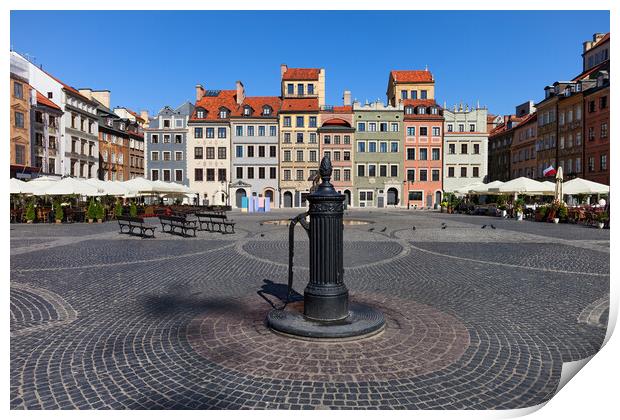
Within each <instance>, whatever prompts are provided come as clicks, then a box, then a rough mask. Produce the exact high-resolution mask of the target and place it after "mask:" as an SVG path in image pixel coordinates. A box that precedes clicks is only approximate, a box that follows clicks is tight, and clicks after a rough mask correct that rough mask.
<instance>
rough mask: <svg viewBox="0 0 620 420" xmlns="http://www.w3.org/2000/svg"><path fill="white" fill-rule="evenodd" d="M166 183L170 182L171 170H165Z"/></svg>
mask: <svg viewBox="0 0 620 420" xmlns="http://www.w3.org/2000/svg"><path fill="white" fill-rule="evenodd" d="M164 181H166V182H170V169H164Z"/></svg>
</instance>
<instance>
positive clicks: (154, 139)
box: [151, 134, 159, 144]
mask: <svg viewBox="0 0 620 420" xmlns="http://www.w3.org/2000/svg"><path fill="white" fill-rule="evenodd" d="M151 143H153V144H157V143H159V136H158V135H157V134H152V135H151Z"/></svg>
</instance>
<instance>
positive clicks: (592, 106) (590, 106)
mask: <svg viewBox="0 0 620 420" xmlns="http://www.w3.org/2000/svg"><path fill="white" fill-rule="evenodd" d="M594 111H596V105H595V104H594V101H590V102H588V112H594Z"/></svg>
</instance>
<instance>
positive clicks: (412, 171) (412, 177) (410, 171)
mask: <svg viewBox="0 0 620 420" xmlns="http://www.w3.org/2000/svg"><path fill="white" fill-rule="evenodd" d="M414 181H415V169H407V182H414Z"/></svg>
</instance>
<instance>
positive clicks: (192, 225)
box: [159, 215, 197, 237]
mask: <svg viewBox="0 0 620 420" xmlns="http://www.w3.org/2000/svg"><path fill="white" fill-rule="evenodd" d="M159 221H160V223H161V230H162V232H167V233H172V234H174V233H180V234H181V235H183V236H186V237H187V236H190V235H188V233H187V232H188V231H192V232H193V235H192V236H196V229H197V228H196V221H195V220H187V219H186V218H185V217H182V216H163V215H162V216H159ZM166 226H168V230H166ZM177 229H178V232H177Z"/></svg>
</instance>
